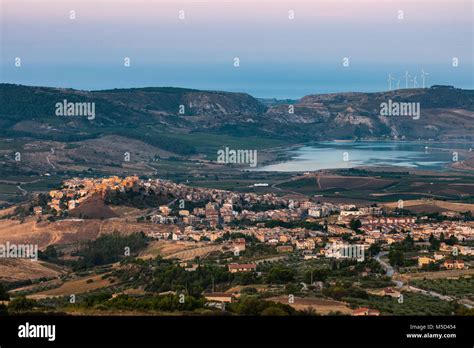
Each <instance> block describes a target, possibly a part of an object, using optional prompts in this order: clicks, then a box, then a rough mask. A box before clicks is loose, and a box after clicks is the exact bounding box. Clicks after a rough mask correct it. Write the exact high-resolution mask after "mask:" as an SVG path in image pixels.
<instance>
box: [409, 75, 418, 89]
mask: <svg viewBox="0 0 474 348" xmlns="http://www.w3.org/2000/svg"><path fill="white" fill-rule="evenodd" d="M411 82H413V88H416V86H417V85H418V82H417V81H416V75H415V77H414V78H413V80H411Z"/></svg>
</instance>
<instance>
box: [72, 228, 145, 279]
mask: <svg viewBox="0 0 474 348" xmlns="http://www.w3.org/2000/svg"><path fill="white" fill-rule="evenodd" d="M146 242H147V239H146V236H145V234H144V233H143V232H141V233H133V234H130V235H127V236H125V235H122V234H120V233H118V232H117V231H115V232H114V233H112V234H108V235H104V236H100V237H99V238H97V239H96V240H94V241H89V242H87V243H86V244H85V245H84V246H83V247H82V248H81V250H80V251H78V252H77V255H78V256H81V259H80V260H79V261H77V262H76V263H75V265H74V269H76V270H78V269H85V268H89V267H94V266H98V265H105V264H108V263H113V262H117V261H119V260H121V259H123V258H124V257H127V256H131V255H132V254H134V253H136V252H138V251H139V250H141V249H143V248H144V247H145V246H146ZM128 252H130V255H128Z"/></svg>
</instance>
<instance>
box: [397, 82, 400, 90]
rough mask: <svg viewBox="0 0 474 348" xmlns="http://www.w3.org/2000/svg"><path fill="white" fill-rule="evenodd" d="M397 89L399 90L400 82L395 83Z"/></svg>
mask: <svg viewBox="0 0 474 348" xmlns="http://www.w3.org/2000/svg"><path fill="white" fill-rule="evenodd" d="M397 89H400V80H398V82H397Z"/></svg>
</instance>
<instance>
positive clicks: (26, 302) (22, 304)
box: [8, 296, 38, 313]
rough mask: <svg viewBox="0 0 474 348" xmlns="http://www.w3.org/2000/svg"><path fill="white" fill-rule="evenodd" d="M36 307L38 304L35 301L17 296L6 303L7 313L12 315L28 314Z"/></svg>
mask: <svg viewBox="0 0 474 348" xmlns="http://www.w3.org/2000/svg"><path fill="white" fill-rule="evenodd" d="M37 306H38V304H37V303H36V301H35V300H32V299H29V298H26V297H24V296H19V297H15V298H14V299H13V300H11V301H10V302H9V303H8V311H9V312H14V313H19V312H29V311H31V310H32V309H33V308H34V307H37Z"/></svg>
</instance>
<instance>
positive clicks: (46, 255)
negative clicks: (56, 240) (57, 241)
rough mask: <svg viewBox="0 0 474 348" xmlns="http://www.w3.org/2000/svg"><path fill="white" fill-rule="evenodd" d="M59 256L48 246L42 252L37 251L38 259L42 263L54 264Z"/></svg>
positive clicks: (52, 246) (53, 248)
mask: <svg viewBox="0 0 474 348" xmlns="http://www.w3.org/2000/svg"><path fill="white" fill-rule="evenodd" d="M59 256H60V253H58V251H57V250H56V248H55V247H54V245H48V246H47V247H46V249H45V250H44V251H41V250H39V251H38V258H39V259H40V260H43V261H48V262H54V263H56V262H58V257H59Z"/></svg>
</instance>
